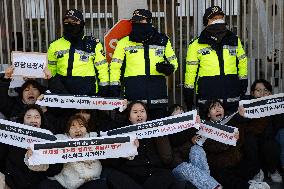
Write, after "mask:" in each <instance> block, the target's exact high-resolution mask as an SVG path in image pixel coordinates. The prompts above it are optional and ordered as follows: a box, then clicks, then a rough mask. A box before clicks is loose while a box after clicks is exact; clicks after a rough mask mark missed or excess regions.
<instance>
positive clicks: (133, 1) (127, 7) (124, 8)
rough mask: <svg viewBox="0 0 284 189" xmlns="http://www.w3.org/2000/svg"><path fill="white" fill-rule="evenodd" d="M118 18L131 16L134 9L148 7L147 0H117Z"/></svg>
mask: <svg viewBox="0 0 284 189" xmlns="http://www.w3.org/2000/svg"><path fill="white" fill-rule="evenodd" d="M117 8H118V19H122V18H131V16H132V13H133V11H134V10H136V9H139V8H143V9H147V8H148V6H147V0H117Z"/></svg>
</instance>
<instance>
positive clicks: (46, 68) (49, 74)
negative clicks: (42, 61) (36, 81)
mask: <svg viewBox="0 0 284 189" xmlns="http://www.w3.org/2000/svg"><path fill="white" fill-rule="evenodd" d="M43 73H44V79H50V78H51V77H52V75H51V71H50V70H49V69H48V67H47V66H45V68H44V69H43Z"/></svg>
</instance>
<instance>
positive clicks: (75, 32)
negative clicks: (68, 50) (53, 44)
mask: <svg viewBox="0 0 284 189" xmlns="http://www.w3.org/2000/svg"><path fill="white" fill-rule="evenodd" d="M83 35H84V23H81V24H76V25H72V24H70V23H67V24H64V25H63V36H64V38H65V39H67V40H68V41H70V43H76V42H77V41H78V40H80V39H82V37H83Z"/></svg>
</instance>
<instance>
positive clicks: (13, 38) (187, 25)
mask: <svg viewBox="0 0 284 189" xmlns="http://www.w3.org/2000/svg"><path fill="white" fill-rule="evenodd" d="M118 1H119V0H0V11H1V12H2V17H0V36H1V38H0V63H1V67H0V69H1V70H3V66H4V65H6V64H9V63H10V53H11V51H12V50H19V51H37V52H46V51H47V48H48V44H49V43H50V41H52V40H54V39H56V38H57V37H59V36H61V35H62V15H63V14H64V12H65V10H67V9H69V8H78V9H79V10H82V12H83V14H84V16H85V18H86V30H85V33H86V34H88V35H89V34H92V35H94V36H95V37H98V38H100V39H101V40H103V36H104V34H105V33H106V32H107V31H108V30H109V29H110V28H111V27H112V26H113V25H114V24H115V23H116V22H117V15H118V11H119V10H118V9H117V3H118ZM129 4H131V0H129ZM147 4H148V8H149V9H150V10H151V11H152V12H153V16H154V19H153V22H154V25H155V26H156V27H157V28H158V30H159V31H162V32H165V33H166V34H167V35H168V36H169V37H170V38H171V41H172V44H173V46H174V48H175V50H176V54H177V56H178V58H179V62H180V67H179V70H178V71H177V72H176V74H175V75H174V76H173V77H170V78H169V80H168V81H169V82H168V83H169V95H170V96H171V97H172V98H171V99H172V100H173V102H177V103H180V102H181V101H182V81H183V77H184V62H185V57H186V51H187V45H188V43H189V42H190V40H191V39H192V38H194V37H195V36H198V34H199V33H200V32H201V31H202V29H203V26H202V16H203V13H204V11H205V9H206V8H207V7H209V6H211V5H219V6H220V7H222V9H223V10H224V12H225V13H226V22H227V23H228V27H229V28H230V30H232V31H233V32H235V33H236V34H237V35H238V36H239V37H240V38H241V39H242V41H243V43H244V46H245V49H246V52H247V55H248V57H249V82H250V84H251V83H252V82H253V81H254V80H255V79H257V78H264V79H267V80H268V81H270V82H271V83H272V85H273V86H274V92H276V93H277V92H283V90H284V82H283V65H282V64H283V60H284V55H283V54H284V53H283V49H284V48H283V46H284V39H283V37H284V36H283V35H284V32H283V28H284V27H283V26H284V25H283V18H284V17H283V9H284V3H283V0H147ZM125 6H127V5H125ZM132 6H133V5H132Z"/></svg>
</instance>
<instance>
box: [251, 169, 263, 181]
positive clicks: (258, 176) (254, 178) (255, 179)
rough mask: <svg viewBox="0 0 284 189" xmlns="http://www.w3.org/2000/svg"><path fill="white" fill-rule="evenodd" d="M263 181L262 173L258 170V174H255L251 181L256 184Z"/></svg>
mask: <svg viewBox="0 0 284 189" xmlns="http://www.w3.org/2000/svg"><path fill="white" fill-rule="evenodd" d="M263 179H264V173H263V171H262V170H261V169H260V170H259V173H257V174H256V175H255V176H254V177H253V179H252V180H254V181H256V182H262V181H263Z"/></svg>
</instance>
